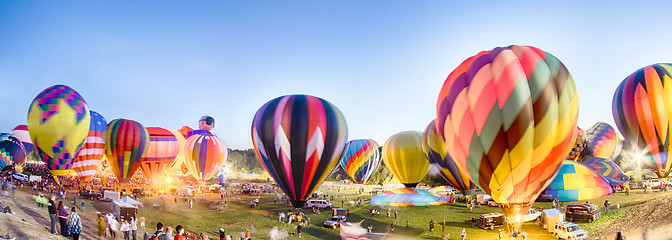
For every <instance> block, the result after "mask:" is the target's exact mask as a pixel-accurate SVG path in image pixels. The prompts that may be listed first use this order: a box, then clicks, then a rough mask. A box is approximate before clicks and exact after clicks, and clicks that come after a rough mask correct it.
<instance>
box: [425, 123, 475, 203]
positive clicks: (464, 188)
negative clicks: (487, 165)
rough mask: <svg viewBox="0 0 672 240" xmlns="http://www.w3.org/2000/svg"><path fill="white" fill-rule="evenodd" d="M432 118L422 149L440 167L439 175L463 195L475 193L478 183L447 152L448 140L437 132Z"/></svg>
mask: <svg viewBox="0 0 672 240" xmlns="http://www.w3.org/2000/svg"><path fill="white" fill-rule="evenodd" d="M434 122H435V121H434V120H432V121H431V122H430V123H429V125H427V128H426V129H425V131H424V132H423V133H422V140H423V141H422V151H423V152H424V153H425V157H427V160H429V162H430V163H431V164H435V165H436V166H438V167H439V169H440V170H441V172H439V175H441V177H442V178H443V179H445V180H446V181H448V183H450V185H452V186H453V187H454V188H455V189H457V190H460V192H462V195H464V196H468V195H472V194H474V192H475V190H476V184H474V182H472V181H471V179H469V177H468V176H467V174H466V173H465V172H464V171H462V169H460V167H459V166H457V164H456V163H455V161H453V158H451V157H450V156H449V155H448V152H446V142H445V141H444V140H443V136H441V134H439V133H438V132H436V124H435V123H434Z"/></svg>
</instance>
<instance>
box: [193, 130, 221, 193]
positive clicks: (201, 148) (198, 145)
mask: <svg viewBox="0 0 672 240" xmlns="http://www.w3.org/2000/svg"><path fill="white" fill-rule="evenodd" d="M227 155H228V149H226V146H225V145H224V143H222V141H220V140H219V139H218V138H217V137H215V136H207V135H199V134H196V135H193V136H191V137H189V138H187V140H186V142H185V143H184V156H185V159H184V163H185V164H186V165H187V168H188V169H189V171H191V175H192V176H194V178H196V180H197V181H198V182H199V183H201V184H204V183H205V182H207V181H208V180H209V179H210V178H212V176H214V175H215V173H217V170H219V167H221V166H222V164H224V161H225V160H226V157H227Z"/></svg>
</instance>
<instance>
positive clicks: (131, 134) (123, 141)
mask: <svg viewBox="0 0 672 240" xmlns="http://www.w3.org/2000/svg"><path fill="white" fill-rule="evenodd" d="M105 142H106V144H105V155H106V156H107V159H108V161H109V163H110V167H111V168H112V172H114V175H115V176H117V179H118V180H119V181H120V182H122V183H125V182H128V181H129V180H130V179H131V177H133V174H135V172H136V171H137V170H138V168H139V167H140V161H142V158H144V157H145V154H146V153H147V148H148V147H149V133H147V129H145V127H144V126H142V124H140V123H139V122H136V121H133V120H127V119H115V120H112V122H110V124H108V125H107V134H106V137H105Z"/></svg>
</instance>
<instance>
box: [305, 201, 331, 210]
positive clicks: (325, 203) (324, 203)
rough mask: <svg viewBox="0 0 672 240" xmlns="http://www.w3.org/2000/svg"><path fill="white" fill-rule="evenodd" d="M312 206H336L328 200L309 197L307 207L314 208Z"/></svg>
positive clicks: (329, 207)
mask: <svg viewBox="0 0 672 240" xmlns="http://www.w3.org/2000/svg"><path fill="white" fill-rule="evenodd" d="M312 207H316V208H326V209H331V208H333V207H334V205H333V204H331V203H330V202H328V201H327V200H322V199H309V200H308V201H307V202H306V205H305V208H312Z"/></svg>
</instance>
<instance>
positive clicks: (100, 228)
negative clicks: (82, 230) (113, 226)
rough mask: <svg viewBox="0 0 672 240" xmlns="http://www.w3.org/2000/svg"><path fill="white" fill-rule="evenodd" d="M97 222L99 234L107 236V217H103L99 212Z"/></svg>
mask: <svg viewBox="0 0 672 240" xmlns="http://www.w3.org/2000/svg"><path fill="white" fill-rule="evenodd" d="M96 224H98V236H99V237H105V218H103V215H102V214H100V213H98V219H97V220H96Z"/></svg>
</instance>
